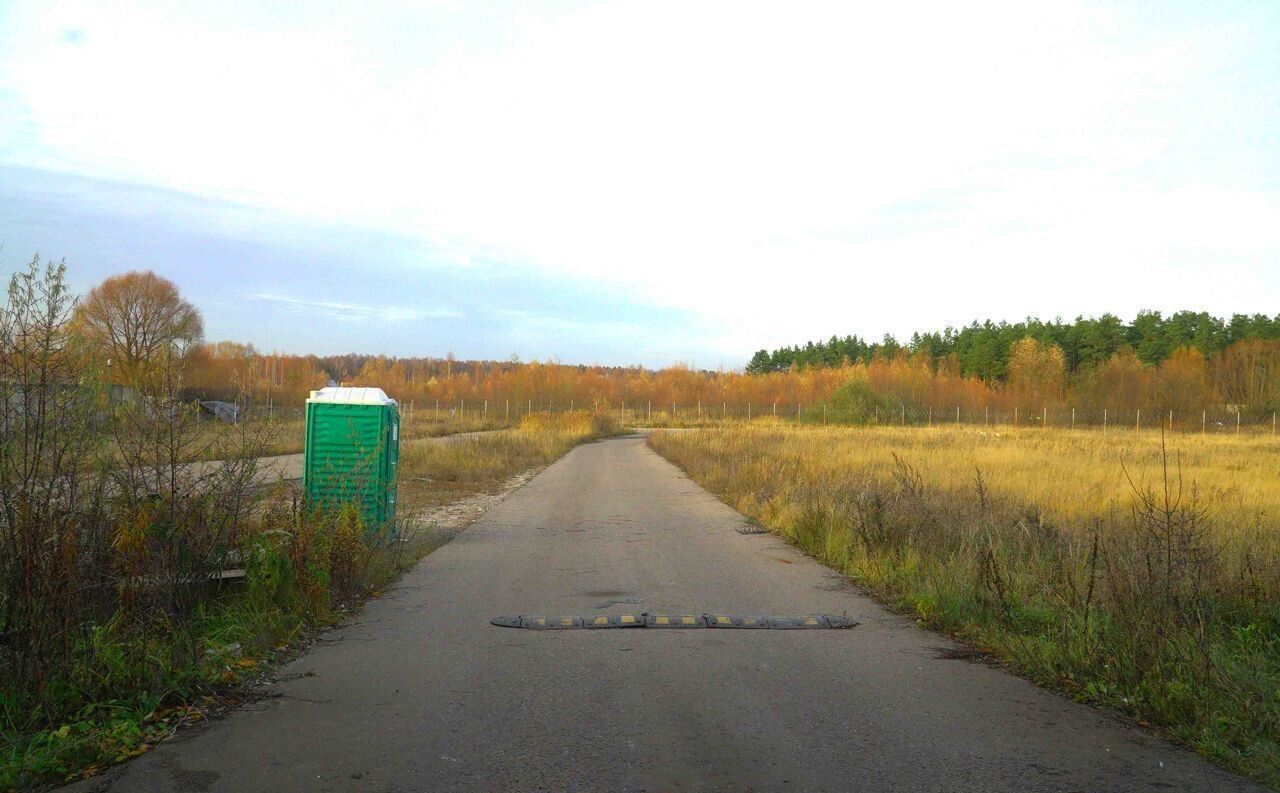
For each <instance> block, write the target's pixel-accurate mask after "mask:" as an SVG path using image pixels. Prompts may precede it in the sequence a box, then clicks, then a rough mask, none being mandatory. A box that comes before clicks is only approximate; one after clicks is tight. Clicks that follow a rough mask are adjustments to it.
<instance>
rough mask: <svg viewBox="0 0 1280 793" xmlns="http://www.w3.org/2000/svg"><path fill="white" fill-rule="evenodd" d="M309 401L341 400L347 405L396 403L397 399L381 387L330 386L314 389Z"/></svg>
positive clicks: (340, 401)
mask: <svg viewBox="0 0 1280 793" xmlns="http://www.w3.org/2000/svg"><path fill="white" fill-rule="evenodd" d="M307 402H339V403H342V404H346V405H394V404H396V401H395V400H394V399H392V398H391V397H389V396H387V392H386V391H383V390H382V389H381V388H356V387H354V386H329V387H328V388H322V389H320V390H319V391H312V392H311V396H310V398H308V399H307Z"/></svg>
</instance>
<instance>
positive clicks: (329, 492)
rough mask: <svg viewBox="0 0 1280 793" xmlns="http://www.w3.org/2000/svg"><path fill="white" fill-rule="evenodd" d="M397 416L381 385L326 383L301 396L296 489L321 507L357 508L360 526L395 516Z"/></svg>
mask: <svg viewBox="0 0 1280 793" xmlns="http://www.w3.org/2000/svg"><path fill="white" fill-rule="evenodd" d="M399 441H400V417H399V412H398V410H397V405H396V402H395V400H394V399H391V398H390V397H388V396H387V395H386V393H384V392H383V390H382V389H381V388H349V387H329V388H322V389H320V390H319V391H312V392H311V397H310V398H309V399H308V400H307V424H306V438H305V445H304V452H303V466H302V470H303V474H302V476H303V480H302V489H303V493H304V495H305V496H306V498H307V500H308V501H309V502H310V503H311V504H313V505H315V506H317V507H320V508H322V509H337V508H340V507H342V506H344V505H346V504H351V505H353V506H355V507H357V508H358V509H359V511H360V515H361V518H362V519H363V521H364V523H365V526H366V528H367V529H368V530H369V531H371V532H374V531H382V530H384V529H385V528H386V527H387V526H389V525H393V522H394V518H395V486H396V466H397V463H398V461H399Z"/></svg>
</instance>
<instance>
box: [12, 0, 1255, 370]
mask: <svg viewBox="0 0 1280 793" xmlns="http://www.w3.org/2000/svg"><path fill="white" fill-rule="evenodd" d="M262 6H272V7H275V6H279V7H280V9H279V10H271V9H264V8H263V7H262ZM1277 42H1280V3H1278V2H1275V0H1259V2H1253V3H1245V2H1241V3H1235V2H1214V3H1204V2H1187V3H1175V2H1151V3H1098V4H1093V3H1039V2H1036V3H1028V2H1025V1H1024V0H1020V1H1019V2H1010V3H955V2H945V3H937V4H908V3H848V2H838V3H832V4H829V5H825V4H820V3H803V4H797V3H774V4H756V3H749V2H740V1H734V2H725V3H711V2H707V3H702V2H684V3H661V2H603V3H583V4H547V5H537V6H534V5H531V4H510V5H508V4H501V3H494V2H485V3H469V2H441V3H420V2H412V3H408V2H406V3H397V2H366V3H352V2H349V0H343V1H342V2H333V3H322V2H321V3H306V4H297V5H295V4H287V8H286V4H260V3H239V2H226V1H224V2H218V3H188V4H175V3H170V2H156V3H154V4H151V3H145V2H133V3H127V4H114V3H108V2H103V0H93V1H92V2H83V3H76V2H68V3H63V2H57V1H56V0H33V1H32V2H27V1H26V0H17V1H16V2H15V1H14V0H0V243H3V245H4V248H3V249H2V250H0V270H3V271H4V272H6V273H7V272H9V271H12V270H13V269H14V268H16V267H17V266H19V265H20V264H22V263H23V262H25V261H26V260H28V259H29V258H30V256H31V254H33V253H35V252H37V251H38V252H39V253H41V254H42V255H44V256H46V257H54V258H61V257H64V256H65V257H66V259H67V261H68V264H69V265H70V267H71V269H72V272H73V275H74V278H75V280H76V284H77V286H79V287H81V288H85V287H88V286H90V285H92V284H93V283H94V282H96V281H97V280H99V279H101V278H102V277H104V276H106V275H108V274H111V273H113V272H118V271H122V270H126V269H131V268H142V267H146V268H151V269H154V270H156V271H157V272H159V273H161V274H163V275H165V276H167V277H169V278H172V279H173V280H175V281H176V282H177V283H178V284H179V286H180V288H181V289H182V290H183V291H184V293H185V294H186V295H187V296H188V298H189V299H191V300H192V301H193V302H195V303H196V304H197V305H198V306H200V308H201V309H202V310H203V312H204V314H205V318H206V327H207V335H208V336H209V337H210V338H211V339H221V338H235V339H238V340H245V341H252V342H254V343H255V344H257V345H258V346H260V347H264V348H267V349H272V348H274V349H279V350H282V351H290V352H303V351H315V352H321V353H331V352H342V351H352V350H354V351H360V352H384V353H391V354H398V355H442V354H444V353H445V352H447V351H450V350H452V351H454V352H455V353H457V354H458V355H459V356H461V357H494V358H507V357H509V356H510V355H512V354H518V355H520V356H521V357H523V358H525V359H528V358H533V357H538V358H544V359H545V358H559V359H561V360H564V361H566V362H602V363H635V362H638V363H645V364H665V363H670V362H673V361H677V360H680V361H685V362H692V363H695V364H697V365H700V366H707V367H716V366H719V365H725V366H730V367H736V366H741V365H742V364H743V363H745V361H746V359H747V357H749V355H750V353H751V352H752V351H754V350H755V349H757V348H760V347H776V346H779V345H781V344H786V343H791V342H796V341H803V340H805V339H810V338H815V337H825V336H829V335H831V334H832V333H837V334H840V335H844V334H846V333H857V334H860V335H864V336H869V337H873V338H878V337H879V336H880V335H882V334H883V333H885V332H890V333H894V334H898V335H899V336H906V335H909V333H910V332H911V331H912V330H914V329H928V328H941V327H943V326H945V325H948V324H960V323H965V322H967V321H969V320H971V319H974V318H983V317H991V318H995V319H1010V320H1014V319H1020V318H1022V317H1025V316H1027V315H1038V316H1041V317H1044V318H1051V317H1053V316H1059V315H1060V316H1062V317H1065V318H1070V317H1074V316H1075V315H1077V314H1081V313H1083V314H1098V313H1101V312H1104V311H1111V312H1115V313H1118V314H1120V315H1122V316H1125V317H1126V318H1127V317H1131V316H1132V315H1133V314H1134V313H1135V312H1136V311H1137V310H1138V309H1140V308H1152V309H1160V310H1165V311H1170V310H1176V309H1180V308H1195V309H1205V310H1208V311H1211V312H1214V313H1217V314H1231V313H1233V312H1266V313H1269V314H1276V313H1280V46H1277Z"/></svg>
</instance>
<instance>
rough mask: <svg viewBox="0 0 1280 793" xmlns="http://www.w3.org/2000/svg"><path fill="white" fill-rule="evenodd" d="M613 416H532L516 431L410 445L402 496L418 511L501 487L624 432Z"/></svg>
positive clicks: (403, 462) (404, 457)
mask: <svg viewBox="0 0 1280 793" xmlns="http://www.w3.org/2000/svg"><path fill="white" fill-rule="evenodd" d="M619 431H620V430H619V426H618V424H617V422H616V421H614V419H613V417H612V416H609V415H606V414H599V413H591V412H588V411H568V412H564V413H530V414H528V415H525V416H523V417H522V418H521V419H520V422H519V424H517V425H516V426H515V427H514V428H512V429H507V430H502V431H497V432H488V433H485V434H483V435H476V436H473V437H467V438H459V439H456V440H451V441H450V442H448V443H416V444H405V445H403V446H402V447H401V453H400V493H401V494H404V495H405V497H407V498H408V499H410V500H411V501H412V502H414V503H416V504H417V505H419V506H431V505H433V504H437V503H443V502H446V501H449V500H450V499H452V498H457V497H459V496H462V495H468V494H471V493H477V492H486V491H491V490H494V489H497V488H500V487H501V486H502V484H503V483H504V482H505V481H506V480H507V479H509V478H510V477H512V476H514V475H516V474H519V473H522V472H524V471H527V470H528V469H531V468H537V467H540V466H544V465H547V464H548V463H551V462H553V461H555V460H556V459H557V458H559V457H561V456H562V455H563V454H564V453H565V452H567V451H569V450H570V449H572V448H573V447H574V446H576V445H577V444H579V443H583V442H585V441H591V440H595V439H597V438H602V437H605V436H608V435H614V434H617V433H618V432H619Z"/></svg>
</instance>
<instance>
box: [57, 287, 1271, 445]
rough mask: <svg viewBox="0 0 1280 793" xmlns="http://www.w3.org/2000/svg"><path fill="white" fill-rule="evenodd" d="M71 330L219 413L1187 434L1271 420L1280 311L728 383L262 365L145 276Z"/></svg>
mask: <svg viewBox="0 0 1280 793" xmlns="http://www.w3.org/2000/svg"><path fill="white" fill-rule="evenodd" d="M75 324H76V326H77V327H78V328H79V329H80V331H81V333H82V335H83V337H84V338H85V339H86V340H87V341H88V342H90V343H91V344H92V347H93V349H94V350H96V352H95V354H94V356H93V359H94V360H95V361H96V362H98V365H102V364H105V366H106V377H107V380H108V381H109V382H111V383H113V384H116V385H123V386H130V387H134V388H137V387H139V385H140V384H142V383H143V382H144V381H145V380H146V379H147V378H148V377H149V376H150V374H149V373H151V372H163V373H165V376H166V377H173V376H177V377H178V379H180V381H181V388H182V393H183V394H184V396H185V398H186V399H188V400H194V399H202V400H203V399H221V400H226V401H234V402H237V403H238V404H240V405H241V406H242V407H247V408H249V409H250V411H251V412H252V411H253V410H255V409H258V408H263V407H268V406H269V407H271V408H273V409H274V410H275V411H276V412H278V411H279V410H280V409H284V410H285V411H288V410H300V409H301V407H302V405H303V403H304V402H305V400H306V398H307V396H308V394H309V392H310V391H312V390H314V389H317V388H321V387H323V386H325V385H327V384H329V383H331V382H334V383H342V384H348V385H362V386H377V387H380V388H383V389H384V390H385V391H387V393H388V394H390V395H391V396H392V397H394V398H396V399H397V400H399V401H400V402H401V403H402V404H406V405H410V406H416V407H417V408H419V409H423V408H434V407H437V406H438V407H440V408H441V409H457V408H470V409H484V408H488V409H489V410H492V411H494V412H495V413H496V412H498V411H502V412H503V413H505V412H507V411H510V412H511V413H513V414H514V413H518V412H521V411H524V410H530V409H534V410H539V409H541V410H546V409H553V410H563V409H566V408H569V407H577V408H593V409H604V408H608V409H613V408H617V407H621V406H622V405H627V406H630V407H632V408H640V409H643V408H645V407H646V406H652V408H653V409H654V410H666V409H669V408H672V407H679V408H684V409H698V410H699V411H700V412H704V413H706V414H708V415H715V414H716V413H718V412H723V413H726V414H731V415H761V414H763V413H765V412H766V411H768V412H778V413H781V414H783V415H793V414H795V413H796V412H797V411H799V410H800V409H801V408H814V409H819V406H820V405H821V404H822V403H824V402H828V401H830V400H831V399H832V396H833V394H835V393H836V391H837V389H839V388H841V387H842V386H845V385H847V384H849V383H851V382H855V381H856V382H861V383H863V384H865V386H866V389H864V390H865V393H863V394H862V395H860V396H857V398H856V399H855V400H854V402H856V403H857V404H858V405H860V406H862V407H861V408H859V410H858V411H854V412H859V411H861V412H865V410H863V408H865V409H866V410H869V411H870V415H871V416H872V417H873V418H875V417H877V416H882V415H884V414H894V415H898V416H899V419H900V420H906V421H910V420H913V418H914V420H919V421H922V422H923V421H928V420H929V416H931V415H933V413H935V412H937V413H941V412H943V411H945V412H946V413H947V414H948V415H954V414H956V411H957V410H959V415H960V416H962V417H963V416H968V417H970V418H972V417H975V416H979V415H980V416H982V417H983V418H984V419H985V417H986V415H987V413H988V412H990V411H994V412H996V413H998V414H1008V415H1012V416H1019V415H1020V416H1023V417H1027V416H1031V415H1033V414H1035V415H1040V416H1041V418H1040V420H1041V421H1047V420H1048V419H1046V418H1044V414H1046V413H1049V414H1051V415H1053V416H1062V415H1064V411H1069V412H1070V414H1071V415H1077V414H1079V416H1080V417H1081V419H1082V420H1084V421H1086V422H1088V421H1094V422H1096V421H1098V420H1106V417H1107V416H1110V417H1112V418H1113V419H1115V420H1119V417H1120V416H1129V417H1136V415H1137V414H1138V413H1139V412H1140V413H1141V414H1143V415H1146V416H1154V415H1157V414H1159V415H1162V416H1166V417H1168V414H1169V413H1170V411H1172V412H1173V415H1174V418H1175V419H1176V420H1177V421H1178V422H1180V423H1188V422H1193V420H1194V419H1195V418H1196V417H1199V418H1200V419H1201V420H1202V421H1204V420H1206V416H1207V413H1208V412H1210V411H1213V412H1214V413H1215V415H1217V417H1218V419H1217V420H1218V421H1220V422H1223V423H1228V422H1234V421H1236V420H1238V419H1239V418H1240V417H1243V418H1244V419H1245V420H1247V421H1251V422H1261V421H1266V420H1269V419H1270V418H1271V417H1272V415H1273V413H1275V412H1276V411H1280V317H1276V318H1269V317H1266V316H1264V315H1253V316H1247V315H1236V316H1234V317H1232V318H1231V319H1230V320H1221V319H1216V318H1214V317H1212V316H1210V315H1208V314H1204V313H1199V314H1197V313H1192V312H1179V313H1177V314H1173V315H1171V316H1169V317H1168V318H1165V317H1163V316H1162V315H1161V314H1159V313H1158V312H1142V313H1140V314H1139V315H1138V316H1137V318H1136V319H1135V320H1134V322H1133V323H1131V324H1128V325H1126V324H1124V323H1123V322H1121V321H1120V320H1119V319H1118V318H1117V317H1115V316H1114V315H1110V314H1108V315H1103V316H1102V317H1100V318H1098V319H1083V318H1081V319H1077V320H1076V321H1074V322H1072V323H1063V322H1059V321H1055V322H1051V323H1049V322H1042V321H1039V320H1027V321H1025V322H1018V323H999V324H997V323H991V322H986V323H983V324H978V323H974V324H972V325H970V326H969V327H967V328H963V329H961V330H959V331H956V330H954V329H952V328H948V329H946V330H944V331H942V332H940V333H925V334H919V333H917V334H914V335H913V336H912V339H911V341H910V342H909V343H908V344H906V345H903V344H899V343H897V342H896V340H894V339H893V338H892V337H885V339H883V340H882V341H881V342H880V343H878V344H867V343H866V342H864V341H863V340H861V339H859V338H858V337H856V336H848V337H845V338H844V339H839V338H833V339H831V340H829V341H827V342H820V343H809V344H807V345H805V346H804V347H789V348H782V349H780V350H776V351H774V352H772V353H770V352H767V351H763V350H762V351H760V352H759V353H757V354H756V356H755V358H753V359H752V363H751V365H750V366H748V367H747V369H746V371H745V372H744V371H724V370H720V371H707V370H698V369H693V368H690V367H687V366H682V365H676V366H669V367H665V368H662V369H656V370H654V369H647V368H644V367H639V366H635V367H617V366H586V365H567V364H560V363H540V362H537V361H533V362H528V363H526V362H521V361H520V360H518V359H515V358H512V359H510V360H506V361H458V360H455V359H454V358H453V356H452V355H450V356H446V357H444V358H431V357H408V358H396V357H388V356H371V355H359V354H350V355H343V356H327V357H321V356H315V355H280V354H275V353H264V352H260V351H258V350H256V349H254V347H253V346H252V345H249V344H242V343H238V342H232V341H219V342H213V343H206V342H205V341H204V340H203V338H202V335H203V324H202V322H201V319H200V315H199V311H198V310H197V309H196V308H195V307H194V306H192V305H191V304H189V303H187V302H186V301H185V300H184V299H183V298H182V296H181V295H179V294H178V291H177V289H176V287H174V286H173V284H171V283H169V282H168V281H166V280H165V279H163V278H161V277H159V276H157V275H155V274H154V273H150V272H145V273H127V274H124V275H120V276H114V277H112V278H109V279H107V280H106V281H105V282H103V283H102V284H101V285H99V286H98V287H95V288H94V289H93V290H91V291H90V292H89V293H88V294H87V295H86V296H85V298H84V300H83V301H81V303H80V304H79V305H78V306H77V308H76V309H75ZM846 396H848V395H847V394H846ZM1094 414H1096V415H1094ZM820 415H825V414H820ZM851 415H852V414H851ZM1089 416H1092V419H1090V418H1088V417H1089ZM904 417H905V418H904Z"/></svg>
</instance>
